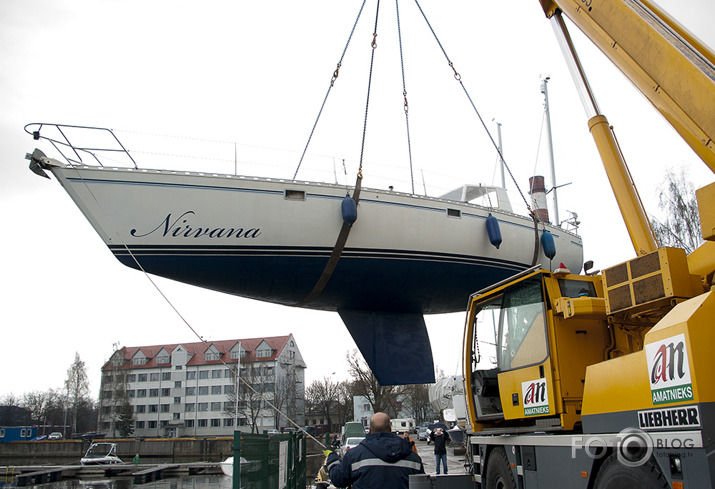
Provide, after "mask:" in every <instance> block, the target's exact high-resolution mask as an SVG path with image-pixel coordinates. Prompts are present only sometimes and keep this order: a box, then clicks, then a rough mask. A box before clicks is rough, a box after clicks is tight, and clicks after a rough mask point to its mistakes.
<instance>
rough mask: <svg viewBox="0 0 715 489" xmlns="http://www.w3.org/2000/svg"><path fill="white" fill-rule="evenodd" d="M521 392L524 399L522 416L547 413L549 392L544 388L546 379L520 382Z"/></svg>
mask: <svg viewBox="0 0 715 489" xmlns="http://www.w3.org/2000/svg"><path fill="white" fill-rule="evenodd" d="M521 394H522V398H523V399H524V416H541V415H543V414H549V394H548V391H547V389H546V379H538V380H529V381H527V382H522V383H521Z"/></svg>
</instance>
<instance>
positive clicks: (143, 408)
mask: <svg viewBox="0 0 715 489" xmlns="http://www.w3.org/2000/svg"><path fill="white" fill-rule="evenodd" d="M136 411H137V414H142V413H145V412H146V406H145V405H144V404H139V405H137V406H136Z"/></svg>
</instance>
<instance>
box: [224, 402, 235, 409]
mask: <svg viewBox="0 0 715 489" xmlns="http://www.w3.org/2000/svg"><path fill="white" fill-rule="evenodd" d="M223 410H224V411H229V412H232V411H235V410H236V405H235V404H234V403H233V402H231V401H226V402H224V403H223Z"/></svg>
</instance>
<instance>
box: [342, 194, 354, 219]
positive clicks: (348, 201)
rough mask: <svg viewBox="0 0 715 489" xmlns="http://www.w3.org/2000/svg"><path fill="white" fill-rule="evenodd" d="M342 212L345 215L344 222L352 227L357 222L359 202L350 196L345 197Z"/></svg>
mask: <svg viewBox="0 0 715 489" xmlns="http://www.w3.org/2000/svg"><path fill="white" fill-rule="evenodd" d="M340 211H341V212H342V214H343V221H345V224H347V225H348V226H352V225H353V223H354V222H355V221H357V202H355V201H354V200H353V199H352V197H350V195H347V194H346V195H345V197H343V202H342V203H341V204H340Z"/></svg>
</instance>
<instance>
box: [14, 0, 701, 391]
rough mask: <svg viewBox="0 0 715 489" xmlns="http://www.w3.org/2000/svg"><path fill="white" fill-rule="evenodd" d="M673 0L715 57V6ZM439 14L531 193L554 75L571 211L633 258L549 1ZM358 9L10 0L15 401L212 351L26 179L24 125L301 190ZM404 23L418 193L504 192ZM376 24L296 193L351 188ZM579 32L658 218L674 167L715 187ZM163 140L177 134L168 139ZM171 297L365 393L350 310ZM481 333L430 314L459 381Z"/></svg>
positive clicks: (209, 295) (385, 75)
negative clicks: (284, 345)
mask: <svg viewBox="0 0 715 489" xmlns="http://www.w3.org/2000/svg"><path fill="white" fill-rule="evenodd" d="M658 3H660V4H661V5H663V6H664V7H665V8H667V9H670V10H671V11H672V12H673V13H674V14H676V15H677V16H678V18H679V20H681V22H682V23H684V24H685V25H686V26H688V27H689V28H690V29H691V30H693V31H694V32H696V33H697V34H698V35H699V36H700V37H701V38H702V39H703V40H705V41H706V42H707V43H708V44H709V45H710V46H711V47H712V46H715V38H714V37H715V35H714V34H713V33H714V31H713V29H712V24H713V21H715V2H712V0H701V1H686V0H667V1H666V0H661V1H659V2H658ZM421 5H422V7H423V9H424V11H425V14H426V15H427V17H428V19H429V20H430V22H431V24H432V27H433V28H434V30H435V32H436V33H437V35H438V37H439V39H440V41H441V42H442V45H443V47H444V49H445V51H446V52H447V55H448V56H449V58H450V59H451V61H452V62H453V63H454V66H455V68H456V69H457V70H458V71H459V73H460V74H461V77H462V81H463V82H464V84H465V86H466V87H467V89H468V90H469V92H470V95H471V96H472V98H473V100H474V102H475V105H476V107H477V108H478V109H479V111H480V113H481V114H482V117H483V118H484V120H485V121H486V122H488V123H489V125H490V130H494V128H495V123H494V122H492V121H493V120H494V119H495V120H496V121H499V122H501V124H502V128H503V129H502V131H503V140H504V154H505V157H506V160H507V162H508V163H509V164H510V166H511V168H512V170H513V171H514V173H515V176H516V178H517V180H518V182H519V184H520V185H522V188H525V187H526V185H527V183H528V178H529V177H530V176H531V175H532V174H534V173H538V174H547V167H546V158H545V156H546V153H545V150H544V143H543V140H541V143H540V134H541V129H542V115H543V97H542V95H541V93H540V91H539V84H540V80H541V77H543V76H550V77H551V81H550V82H549V95H550V102H551V114H552V125H553V134H554V152H555V158H556V164H557V167H558V168H557V172H558V180H559V182H560V183H562V184H566V183H570V185H568V186H565V187H563V188H561V189H560V190H559V203H560V214H561V218H562V219H564V218H565V217H566V216H567V215H568V213H567V212H566V211H567V210H569V211H575V212H577V213H578V216H579V220H580V221H581V227H580V229H579V233H580V234H581V235H582V236H583V240H584V252H585V259H593V260H595V261H596V267H597V268H604V267H607V266H609V265H613V264H616V263H618V262H620V261H622V260H625V259H628V258H631V257H632V256H633V250H632V247H631V245H630V241H629V239H628V236H627V233H626V231H625V227H624V226H623V224H622V221H621V219H620V217H619V214H618V211H617V208H616V206H615V203H614V199H613V196H612V193H611V191H610V188H609V187H608V186H607V183H606V179H605V175H604V171H603V169H602V166H601V164H600V160H599V159H598V157H597V153H596V150H595V147H594V144H593V142H592V140H591V136H590V134H589V133H588V129H587V123H586V116H585V113H584V110H583V109H582V107H581V104H580V101H579V99H578V96H577V94H576V91H575V89H574V88H573V82H572V81H571V79H570V76H569V75H568V72H567V70H566V67H565V63H564V61H563V57H562V55H561V52H560V51H559V49H558V47H557V44H556V41H555V37H554V34H553V31H552V29H551V26H550V24H549V22H548V21H547V20H546V19H545V18H544V16H543V13H542V11H541V9H540V6H539V3H538V2H537V1H536V0H530V1H527V0H524V1H522V2H518V3H514V2H511V3H508V7H507V6H506V5H505V6H504V7H501V5H499V6H495V5H494V3H493V2H490V3H487V2H483V1H467V0H439V1H436V0H422V2H421ZM359 6H360V2H359V1H357V0H355V1H345V0H344V1H340V2H337V1H329V0H319V1H318V0H314V1H308V2H295V1H288V0H275V1H267V0H264V1H260V2H246V1H206V2H186V1H175V0H174V1H147V0H141V1H134V0H122V1H119V0H86V1H82V0H54V1H51V2H50V1H39V0H4V1H3V2H2V5H0V155H1V156H2V165H0V172H1V173H0V204H1V205H2V209H3V215H2V221H1V224H0V226H1V227H0V233H1V234H2V241H0V249H1V250H2V252H3V253H2V256H3V274H2V276H3V280H2V282H0V292H1V294H0V327H1V328H2V338H1V340H0V345H2V346H1V351H0V372H1V374H0V375H1V376H2V377H1V382H0V396H4V395H6V394H9V393H14V394H16V395H18V396H21V395H22V394H23V393H24V392H28V391H32V390H46V389H49V388H60V387H62V384H63V381H64V379H65V378H66V371H67V368H68V367H69V366H70V364H71V363H72V361H73V359H74V354H75V352H79V354H80V357H81V358H82V359H83V360H84V361H85V363H86V365H87V368H88V373H89V375H90V380H91V392H92V395H93V396H94V397H96V396H97V393H98V390H99V374H100V368H101V366H102V364H103V363H104V361H106V359H107V358H108V357H109V355H110V354H111V353H112V345H113V344H114V343H116V342H119V343H120V344H121V345H123V346H139V345H153V344H163V343H180V342H193V341H197V339H196V337H195V336H194V335H193V333H192V332H191V331H190V330H189V328H188V327H187V326H186V325H185V324H184V323H183V322H182V320H181V319H180V318H179V317H178V316H177V315H176V314H175V313H174V311H173V310H172V309H171V308H170V307H169V305H168V304H167V303H166V302H165V301H164V299H163V298H162V297H161V296H160V295H159V293H158V292H157V291H156V290H155V289H154V288H153V286H152V285H151V283H150V282H149V281H148V280H147V279H146V277H144V276H143V275H142V274H141V273H139V272H137V271H134V270H131V269H129V268H126V267H124V266H122V265H121V264H120V263H119V262H118V261H117V260H116V259H115V258H114V257H113V256H112V254H111V253H110V252H109V250H108V249H107V248H106V247H105V246H104V244H103V242H102V241H101V239H100V238H99V236H97V235H96V233H95V232H94V231H93V230H92V228H91V226H90V225H89V223H88V222H87V221H86V220H85V218H84V217H83V216H82V215H81V213H80V211H79V210H78V209H77V208H76V206H75V205H74V204H73V203H72V202H71V200H70V198H69V197H68V196H67V195H66V193H65V192H64V190H62V188H61V187H60V185H59V184H58V183H57V182H56V181H54V179H53V181H49V180H45V179H42V178H39V177H37V176H35V175H34V174H32V173H31V172H30V171H29V170H28V169H27V164H28V162H27V161H26V160H25V159H24V156H25V153H29V152H32V150H33V149H34V148H35V141H33V140H32V138H31V137H30V136H29V135H27V134H25V133H24V132H23V126H24V125H25V124H27V123H30V122H56V123H64V124H79V125H89V126H101V127H109V128H114V129H116V130H117V134H118V136H119V137H120V138H121V139H122V140H123V141H124V140H125V139H126V140H127V141H129V144H127V146H129V147H130V148H141V149H142V152H140V153H138V158H139V163H140V165H142V166H144V167H157V166H159V165H157V164H155V163H156V162H157V160H158V159H159V156H158V155H156V154H155V153H173V154H182V155H183V154H185V152H188V153H191V154H193V155H194V156H196V155H199V154H204V155H205V154H210V155H211V159H203V160H199V159H186V158H182V159H181V163H182V164H184V165H186V166H188V167H191V168H193V169H196V170H207V169H209V168H211V169H212V170H213V171H223V172H226V173H230V172H233V171H234V148H235V151H236V157H237V160H238V171H239V172H240V173H248V174H260V175H274V176H282V177H284V178H291V177H292V175H293V172H294V170H295V166H296V165H297V162H298V160H299V158H300V152H301V151H302V150H303V147H304V146H305V143H306V141H307V137H308V134H309V133H310V129H311V127H312V125H313V122H314V121H315V117H316V114H317V111H318V109H319V107H320V104H321V102H322V100H323V96H324V95H325V92H326V90H327V87H328V83H329V81H330V77H331V75H332V73H333V71H334V69H335V67H336V64H337V62H338V60H339V59H340V56H341V54H342V51H343V48H344V46H345V43H346V40H347V36H348V34H349V32H350V29H351V27H352V25H353V22H354V20H355V17H356V14H357V11H358V8H359ZM485 8H486V9H488V11H485V10H484V9H485ZM394 10H395V9H394V3H392V2H382V3H381V12H380V23H379V25H378V49H377V51H376V65H375V72H374V75H373V89H374V92H373V94H372V96H371V100H372V103H371V107H370V119H369V121H368V132H367V137H366V152H365V161H364V174H365V180H364V183H363V185H365V186H383V187H384V185H386V184H387V183H389V184H392V185H394V186H395V189H396V190H401V191H410V186H409V185H410V184H409V182H410V176H409V173H408V171H407V158H406V144H405V136H404V134H405V126H404V114H403V112H402V103H403V99H402V81H401V76H400V62H399V52H398V47H397V46H398V45H397V42H396V35H395V32H396V27H395V24H396V23H395V14H394ZM400 16H401V28H402V38H403V51H404V58H405V75H406V83H407V91H408V97H409V102H410V128H411V130H412V131H413V132H412V141H413V146H412V151H413V162H414V166H415V169H416V173H415V181H416V186H417V189H416V190H417V191H418V192H421V191H422V189H423V188H426V189H427V191H428V193H429V194H431V195H439V194H440V193H442V192H444V191H447V190H450V185H451V186H452V187H457V186H460V185H461V184H462V183H465V182H471V183H477V182H482V183H492V182H493V181H494V177H495V166H494V163H495V161H496V155H495V153H494V150H493V149H490V148H489V144H488V141H487V139H486V136H485V134H484V131H483V129H481V128H480V126H479V123H478V120H477V119H476V116H475V115H474V112H473V110H472V108H471V107H470V106H469V105H468V103H467V101H466V99H465V97H464V94H463V92H462V91H461V89H460V88H459V86H458V84H457V83H456V82H455V80H454V76H453V72H452V71H451V69H450V68H449V67H448V66H447V63H446V61H445V58H444V55H443V54H442V52H441V51H440V50H439V47H438V46H437V45H436V43H435V42H434V40H433V38H431V34H430V33H429V31H428V30H427V29H426V27H425V24H424V21H423V20H422V19H421V18H420V17H419V14H418V12H417V11H416V7H415V5H414V3H413V2H402V3H401V4H400ZM374 18H375V3H374V2H373V1H368V2H367V3H366V7H365V12H364V13H363V18H362V19H361V22H360V24H359V25H358V28H357V29H356V32H355V37H354V39H353V41H352V44H351V47H350V49H349V50H348V52H347V54H346V57H345V59H344V61H343V64H342V66H341V70H340V76H339V78H338V80H337V82H336V85H335V88H334V89H333V93H332V94H331V98H330V99H329V102H328V107H327V108H326V111H325V113H324V115H323V118H322V119H321V123H320V124H319V126H318V129H317V131H316V135H315V136H314V140H313V143H312V144H311V147H310V149H309V152H310V158H309V159H308V161H307V162H306V163H305V165H306V170H305V174H303V173H301V174H300V175H299V178H312V177H313V176H314V175H318V176H320V175H322V176H323V177H324V178H326V179H328V180H331V181H332V179H333V178H335V175H336V174H335V173H334V168H338V170H339V172H338V173H337V179H338V181H341V182H343V181H345V180H348V181H350V182H351V183H352V182H353V181H354V176H355V162H356V161H357V160H358V158H359V149H360V140H361V137H362V133H361V131H362V123H363V119H362V117H363V113H364V104H365V92H366V81H367V61H368V58H369V52H370V47H369V45H370V42H371V41H372V30H373V25H374ZM571 27H572V29H571V31H572V34H573V35H574V37H575V41H576V43H577V47H578V48H579V50H580V53H581V57H582V60H583V62H584V64H585V66H586V70H587V74H588V75H589V77H590V81H591V84H592V86H593V88H594V90H595V92H596V97H597V99H598V101H599V104H600V106H601V110H602V112H603V113H604V114H605V115H606V116H607V117H608V118H609V121H610V122H611V124H612V125H614V126H615V129H616V133H617V135H618V138H619V142H620V144H621V146H622V148H623V151H624V153H625V155H626V159H627V161H628V162H629V165H630V168H631V172H632V173H633V175H634V179H635V181H636V183H637V184H638V185H639V189H640V193H641V196H642V198H643V200H644V201H645V204H646V207H647V208H648V210H649V212H655V211H656V210H657V209H656V201H657V193H656V190H657V186H658V184H660V183H661V181H662V178H663V172H664V171H665V169H666V168H667V167H668V166H672V167H675V168H678V167H679V166H681V165H682V166H685V167H687V168H689V171H690V175H691V178H692V180H693V181H694V182H695V183H696V184H697V185H698V186H700V185H701V184H705V183H709V182H710V181H712V174H711V173H710V172H709V171H708V170H706V169H705V167H704V165H703V164H702V163H701V162H700V160H699V159H697V157H696V156H695V155H694V154H693V153H692V151H691V150H690V149H689V148H688V147H687V146H686V145H685V144H684V143H683V142H682V141H681V140H680V138H679V137H678V136H677V134H675V132H674V131H673V130H672V129H671V128H670V126H668V125H667V123H665V122H664V120H663V119H662V118H661V117H660V115H659V114H658V113H657V112H656V111H655V110H654V109H652V108H651V107H650V105H649V104H648V103H647V102H646V101H645V99H644V98H643V97H642V96H641V95H640V94H639V93H638V92H637V91H636V90H635V89H633V88H632V86H631V85H630V84H629V82H628V81H627V80H626V79H625V78H624V77H623V76H622V75H621V74H620V73H619V72H618V71H617V70H616V69H615V68H613V67H612V66H611V64H610V62H608V60H606V59H605V58H604V57H603V56H602V55H601V54H600V53H599V52H598V51H597V50H596V49H595V48H594V47H593V46H592V45H591V44H590V42H589V41H588V40H586V39H585V38H583V37H582V36H580V34H579V33H578V32H576V28H575V27H573V26H571ZM149 134H154V135H161V137H159V136H157V137H156V138H155V139H156V146H153V143H148V142H147V141H149V138H147V135H149ZM164 136H172V137H171V138H168V137H164ZM208 140H211V141H215V143H211V145H209V143H207V142H206V141H208ZM234 142H235V143H236V144H235V146H234V144H233V143H234ZM209 146H212V148H211V149H207V148H208V147H209ZM216 147H217V148H218V149H214V148H216ZM343 158H344V159H346V167H347V170H348V173H347V177H346V176H345V175H344V174H342V165H341V164H339V162H340V161H341V160H342V159H343ZM334 161H336V162H338V164H337V165H336V166H335V167H334V166H333V162H334ZM256 162H260V165H258V166H257V165H255V164H254V163H256ZM423 175H424V180H423ZM379 177H382V178H379ZM512 187H513V186H512ZM512 190H513V188H512ZM513 204H514V206H515V209H518V210H519V211H520V212H521V211H523V209H522V208H521V207H523V206H519V202H518V201H517V200H513ZM156 283H157V284H159V286H160V288H161V289H162V291H163V292H164V294H165V295H166V296H167V297H168V298H169V299H170V300H171V301H172V303H173V304H174V305H175V306H176V307H177V309H178V310H179V311H180V312H181V313H182V314H183V315H184V317H185V318H186V319H187V321H188V322H189V323H190V324H191V325H192V326H193V327H194V329H196V330H197V331H198V332H199V334H201V335H202V336H203V337H204V338H205V339H207V340H209V341H210V340H221V339H231V338H249V337H257V336H273V335H284V334H289V333H292V334H293V335H295V338H296V340H297V344H298V346H299V348H300V349H301V352H302V353H303V356H304V358H305V360H306V362H307V365H308V369H307V371H306V377H307V379H308V382H310V381H312V380H315V379H321V378H323V377H324V376H327V377H332V378H333V379H334V380H343V379H345V378H347V373H346V363H345V358H344V357H345V352H346V351H348V350H352V349H353V348H355V345H354V343H353V341H352V339H351V338H350V336H349V334H348V333H347V331H346V330H345V328H344V326H343V324H342V322H341V321H340V319H339V317H338V315H337V314H336V313H329V312H316V311H309V310H303V309H295V308H288V307H283V306H276V305H271V304H266V303H260V302H256V301H251V300H247V299H242V298H236V297H232V296H227V295H223V294H220V293H216V292H210V291H206V290H201V289H198V288H195V287H191V286H187V285H182V284H178V283H174V282H171V281H168V280H163V279H156ZM463 322H464V314H463V313H454V314H449V315H441V316H432V317H428V318H427V324H428V330H429V333H430V338H431V342H432V347H433V351H434V355H435V363H436V365H437V366H438V367H439V368H440V369H442V370H443V371H444V372H445V373H446V374H456V373H459V372H460V363H461V362H460V354H461V347H462V346H461V343H462V329H463Z"/></svg>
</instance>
